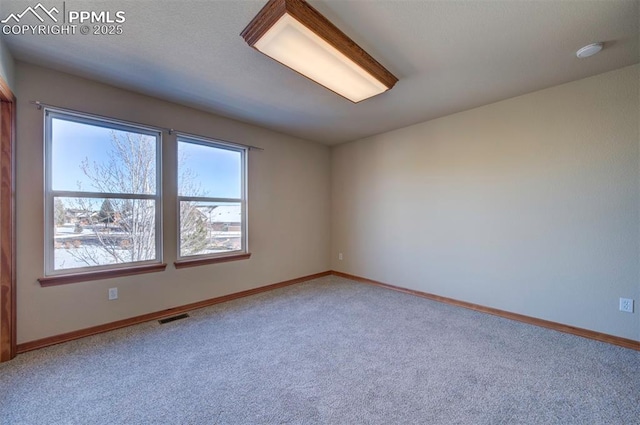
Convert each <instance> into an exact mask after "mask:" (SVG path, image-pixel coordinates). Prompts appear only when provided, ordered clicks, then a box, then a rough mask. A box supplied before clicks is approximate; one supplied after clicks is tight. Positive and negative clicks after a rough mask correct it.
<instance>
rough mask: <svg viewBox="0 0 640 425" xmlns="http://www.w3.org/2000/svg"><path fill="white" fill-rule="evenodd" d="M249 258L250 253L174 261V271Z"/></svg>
mask: <svg viewBox="0 0 640 425" xmlns="http://www.w3.org/2000/svg"><path fill="white" fill-rule="evenodd" d="M250 257H251V253H250V252H247V253H245V254H234V255H227V256H224V257H212V258H194V259H191V260H178V261H174V263H173V264H174V265H175V266H176V269H182V268H185V267H196V266H203V265H205V264H216V263H226V262H227V261H238V260H248V259H249V258H250Z"/></svg>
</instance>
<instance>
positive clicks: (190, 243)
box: [180, 201, 242, 257]
mask: <svg viewBox="0 0 640 425" xmlns="http://www.w3.org/2000/svg"><path fill="white" fill-rule="evenodd" d="M241 249H242V208H241V206H240V203H239V202H238V203H225V202H194V201H181V202H180V256H181V257H186V256H189V255H207V254H219V253H224V252H231V251H239V250H241Z"/></svg>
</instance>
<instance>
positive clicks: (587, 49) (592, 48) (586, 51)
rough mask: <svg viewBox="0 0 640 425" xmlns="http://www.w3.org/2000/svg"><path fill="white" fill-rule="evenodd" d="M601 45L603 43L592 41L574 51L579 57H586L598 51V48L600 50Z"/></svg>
mask: <svg viewBox="0 0 640 425" xmlns="http://www.w3.org/2000/svg"><path fill="white" fill-rule="evenodd" d="M603 46H604V44H603V43H592V44H589V45H586V46H584V47H583V48H581V49H579V50H578V51H577V52H576V56H577V57H579V58H580V59H583V58H588V57H589V56H593V55H595V54H596V53H598V52H599V51H600V50H602V47H603Z"/></svg>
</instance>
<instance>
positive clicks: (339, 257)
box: [338, 253, 342, 261]
mask: <svg viewBox="0 0 640 425" xmlns="http://www.w3.org/2000/svg"><path fill="white" fill-rule="evenodd" d="M338 260H340V261H342V253H340V254H338Z"/></svg>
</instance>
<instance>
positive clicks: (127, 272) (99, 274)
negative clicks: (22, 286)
mask: <svg viewBox="0 0 640 425" xmlns="http://www.w3.org/2000/svg"><path fill="white" fill-rule="evenodd" d="M166 268H167V265H166V263H162V264H151V265H144V266H132V267H126V268H122V269H113V270H100V271H95V272H83V273H74V274H61V275H57V276H48V277H41V278H39V279H38V282H40V286H45V287H46V286H57V285H66V284H68V283H79V282H87V281H89V280H100V279H111V278H114V277H121V276H131V275H134V274H142V273H154V272H161V271H164V269H166Z"/></svg>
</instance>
